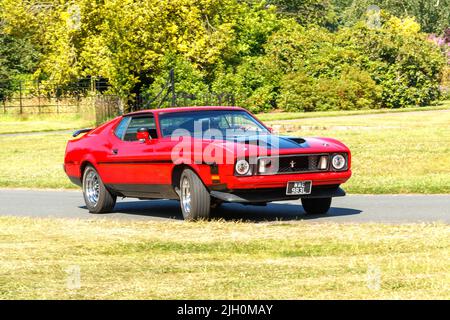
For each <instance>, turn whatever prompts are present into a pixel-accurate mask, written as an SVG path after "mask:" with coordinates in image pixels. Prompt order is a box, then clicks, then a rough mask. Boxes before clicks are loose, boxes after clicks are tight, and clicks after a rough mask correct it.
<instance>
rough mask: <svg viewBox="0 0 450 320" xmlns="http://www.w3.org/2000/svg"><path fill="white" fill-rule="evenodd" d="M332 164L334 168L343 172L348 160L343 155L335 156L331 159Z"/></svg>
mask: <svg viewBox="0 0 450 320" xmlns="http://www.w3.org/2000/svg"><path fill="white" fill-rule="evenodd" d="M331 164H332V165H333V168H334V169H336V170H342V169H344V168H345V167H346V165H347V160H346V159H345V157H344V156H343V155H342V154H335V155H334V156H333V157H332V158H331Z"/></svg>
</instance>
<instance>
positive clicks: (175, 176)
mask: <svg viewBox="0 0 450 320" xmlns="http://www.w3.org/2000/svg"><path fill="white" fill-rule="evenodd" d="M185 169H191V170H192V171H193V172H194V173H195V174H196V175H197V176H198V177H199V179H200V181H201V182H202V183H203V185H204V186H205V187H206V185H205V182H204V181H203V179H202V176H201V174H200V170H199V168H198V166H197V165H188V164H185V163H181V164H177V165H175V166H174V167H173V169H172V177H171V181H172V187H173V189H174V190H175V191H176V190H178V187H179V184H180V179H181V175H182V174H183V171H184V170H185ZM206 188H207V187H206Z"/></svg>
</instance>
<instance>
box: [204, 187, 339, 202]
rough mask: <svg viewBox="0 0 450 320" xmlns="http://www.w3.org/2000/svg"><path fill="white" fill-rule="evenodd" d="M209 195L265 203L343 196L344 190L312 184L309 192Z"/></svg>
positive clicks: (273, 190)
mask: <svg viewBox="0 0 450 320" xmlns="http://www.w3.org/2000/svg"><path fill="white" fill-rule="evenodd" d="M211 196H213V197H214V198H217V199H219V200H222V201H225V202H237V203H265V202H272V201H283V200H297V199H300V198H331V197H343V196H345V191H344V190H343V189H341V188H340V187H339V185H326V186H325V185H324V186H316V185H313V187H312V190H311V194H308V195H295V196H292V195H286V188H270V189H240V190H234V191H229V192H228V191H215V190H213V191H211Z"/></svg>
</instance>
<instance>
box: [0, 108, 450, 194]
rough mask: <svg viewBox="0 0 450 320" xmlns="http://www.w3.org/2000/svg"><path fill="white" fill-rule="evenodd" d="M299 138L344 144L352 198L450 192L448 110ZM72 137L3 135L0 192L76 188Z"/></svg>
mask: <svg viewBox="0 0 450 320" xmlns="http://www.w3.org/2000/svg"><path fill="white" fill-rule="evenodd" d="M289 123H290V125H292V124H294V125H300V126H302V128H303V127H305V128H308V129H304V128H303V129H300V130H298V131H297V132H292V133H289V134H290V135H296V136H325V137H333V138H336V139H339V140H341V141H343V142H344V143H345V144H346V145H348V146H349V147H350V149H351V150H352V154H353V168H352V169H353V177H352V178H351V179H350V180H349V182H348V183H346V184H345V186H344V188H345V189H346V191H348V192H350V193H375V194H380V193H424V194H433V193H434V194H436V193H450V126H449V124H450V111H448V110H442V111H428V112H415V113H389V114H372V115H364V116H358V117H355V116H342V117H325V118H314V119H300V120H295V121H290V122H289ZM69 138H70V135H68V134H45V135H37V136H14V137H7V136H3V137H1V136H0V167H1V168H2V171H1V173H0V187H9V188H13V187H23V188H75V186H74V185H72V184H71V183H70V182H69V180H68V179H67V177H66V176H65V174H64V172H63V169H62V166H61V165H62V163H63V158H64V149H65V143H66V141H67V140H68V139H69Z"/></svg>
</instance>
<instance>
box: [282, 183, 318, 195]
mask: <svg viewBox="0 0 450 320" xmlns="http://www.w3.org/2000/svg"><path fill="white" fill-rule="evenodd" d="M311 186H312V182H311V181H289V182H288V183H287V187H286V194H287V195H302V194H310V193H311Z"/></svg>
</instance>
